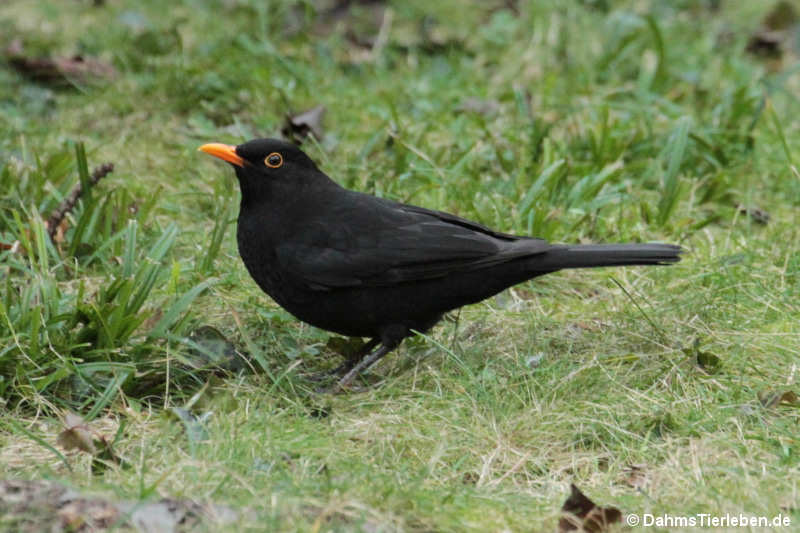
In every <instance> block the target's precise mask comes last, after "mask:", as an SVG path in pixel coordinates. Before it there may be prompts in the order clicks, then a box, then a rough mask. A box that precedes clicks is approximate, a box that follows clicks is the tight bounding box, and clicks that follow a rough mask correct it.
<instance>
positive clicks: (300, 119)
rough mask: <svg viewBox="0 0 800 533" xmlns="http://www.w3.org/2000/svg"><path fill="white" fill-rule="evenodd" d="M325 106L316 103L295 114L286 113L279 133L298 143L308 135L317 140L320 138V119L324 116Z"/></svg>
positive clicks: (301, 142)
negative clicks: (312, 106) (310, 107)
mask: <svg viewBox="0 0 800 533" xmlns="http://www.w3.org/2000/svg"><path fill="white" fill-rule="evenodd" d="M325 111H326V109H325V106H324V105H318V106H316V107H314V108H312V109H309V110H308V111H304V112H302V113H300V114H297V115H287V116H286V122H285V123H284V126H283V128H282V129H281V133H282V134H283V136H284V137H285V138H286V139H288V140H289V141H291V142H293V143H295V144H297V145H300V144H303V141H304V140H305V139H306V137H308V136H309V135H313V136H314V138H315V139H317V140H318V141H321V140H322V119H323V118H324V117H325Z"/></svg>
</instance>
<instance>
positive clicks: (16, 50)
mask: <svg viewBox="0 0 800 533" xmlns="http://www.w3.org/2000/svg"><path fill="white" fill-rule="evenodd" d="M5 55H6V58H7V59H8V62H9V63H10V64H11V66H13V67H14V68H15V69H17V71H18V72H20V73H22V74H24V75H25V76H27V77H29V78H31V79H32V80H34V81H37V82H40V83H46V84H50V85H71V84H72V83H73V82H76V81H78V82H89V81H94V80H108V79H111V78H113V77H114V76H115V75H116V73H117V72H116V69H114V67H113V66H111V65H110V64H109V63H106V62H104V61H101V60H99V59H97V58H93V57H85V56H82V55H74V56H71V57H29V56H27V55H26V54H25V50H24V48H23V46H22V41H21V40H20V39H15V40H13V41H12V42H11V44H10V45H8V47H6V50H5Z"/></svg>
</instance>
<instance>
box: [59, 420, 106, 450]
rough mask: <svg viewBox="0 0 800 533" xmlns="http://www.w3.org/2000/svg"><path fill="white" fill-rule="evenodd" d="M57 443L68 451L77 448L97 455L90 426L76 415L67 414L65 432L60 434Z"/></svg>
mask: <svg viewBox="0 0 800 533" xmlns="http://www.w3.org/2000/svg"><path fill="white" fill-rule="evenodd" d="M56 442H57V443H58V445H59V446H61V447H62V448H64V449H65V450H67V451H70V450H74V449H76V448H77V449H78V450H80V451H82V452H86V453H88V454H91V455H96V454H97V448H96V447H95V445H94V438H93V436H92V431H91V430H90V429H89V425H88V424H86V422H84V420H83V418H81V417H80V416H78V415H76V414H74V413H67V415H66V416H65V417H64V430H63V431H62V432H61V433H59V434H58V438H57V439H56Z"/></svg>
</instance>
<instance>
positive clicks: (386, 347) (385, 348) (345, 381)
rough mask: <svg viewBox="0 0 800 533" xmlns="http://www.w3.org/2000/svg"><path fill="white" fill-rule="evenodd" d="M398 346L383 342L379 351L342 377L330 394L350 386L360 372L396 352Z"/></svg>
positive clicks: (365, 358)
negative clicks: (393, 351) (388, 354)
mask: <svg viewBox="0 0 800 533" xmlns="http://www.w3.org/2000/svg"><path fill="white" fill-rule="evenodd" d="M398 344H399V343H398V342H394V343H388V344H387V343H386V342H383V343H382V344H381V345H380V347H379V348H378V349H377V350H375V351H374V352H372V353H371V354H369V355H368V356H367V357H364V358H363V359H361V360H360V361H359V362H358V363H357V364H356V365H355V366H354V367H353V368H351V369H350V370H349V371H348V372H347V374H345V375H344V376H342V379H340V380H339V381H338V382H337V383H336V385H334V386H333V387H331V388H330V389H329V392H334V393H335V392H339V391H340V390H342V389H343V388H345V387H346V386H348V385H349V384H350V382H351V381H353V379H354V378H355V377H356V376H357V375H358V373H359V372H361V371H362V370H366V369H367V368H369V367H370V366H372V365H373V364H374V363H376V362H377V361H378V360H379V359H380V358H381V357H383V356H384V355H386V354H387V353H389V352H391V351H392V350H394V349H395V348H396V347H397V345H398Z"/></svg>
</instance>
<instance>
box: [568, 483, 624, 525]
mask: <svg viewBox="0 0 800 533" xmlns="http://www.w3.org/2000/svg"><path fill="white" fill-rule="evenodd" d="M569 487H570V491H571V493H570V495H569V498H567V500H566V501H565V502H564V505H562V506H561V513H562V517H561V519H560V520H559V521H558V531H559V533H563V532H565V531H585V532H588V533H603V532H605V531H608V526H609V525H611V524H614V523H616V522H620V521H621V520H622V512H621V511H620V510H619V509H617V508H616V507H598V506H597V504H595V503H594V502H593V501H592V500H590V499H589V498H587V497H586V495H585V494H584V493H583V492H581V490H580V489H579V488H578V487H576V486H575V485H574V484H570V486H569Z"/></svg>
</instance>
